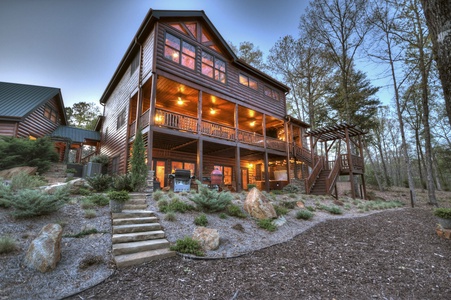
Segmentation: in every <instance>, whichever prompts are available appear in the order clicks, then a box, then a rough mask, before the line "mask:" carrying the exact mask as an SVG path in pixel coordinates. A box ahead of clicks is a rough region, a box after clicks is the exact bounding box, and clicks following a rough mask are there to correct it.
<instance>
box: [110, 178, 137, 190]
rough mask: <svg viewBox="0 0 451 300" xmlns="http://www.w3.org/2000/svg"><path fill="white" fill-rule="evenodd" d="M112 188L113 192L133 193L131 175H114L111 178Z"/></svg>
mask: <svg viewBox="0 0 451 300" xmlns="http://www.w3.org/2000/svg"><path fill="white" fill-rule="evenodd" d="M112 187H113V189H114V190H115V191H128V192H133V185H132V176H131V174H122V175H116V176H114V177H113V182H112Z"/></svg>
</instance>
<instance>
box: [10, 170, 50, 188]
mask: <svg viewBox="0 0 451 300" xmlns="http://www.w3.org/2000/svg"><path fill="white" fill-rule="evenodd" d="M45 184H46V183H45V181H43V180H42V179H41V177H39V176H34V175H28V174H26V173H25V172H20V173H19V174H17V175H15V176H13V177H12V178H11V189H12V190H13V191H18V190H23V189H33V188H37V187H39V186H43V185H45Z"/></svg>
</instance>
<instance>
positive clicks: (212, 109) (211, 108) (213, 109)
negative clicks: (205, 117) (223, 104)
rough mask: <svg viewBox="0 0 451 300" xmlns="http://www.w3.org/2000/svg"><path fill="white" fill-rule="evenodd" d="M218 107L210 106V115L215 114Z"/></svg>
mask: <svg viewBox="0 0 451 300" xmlns="http://www.w3.org/2000/svg"><path fill="white" fill-rule="evenodd" d="M215 114H216V109H215V108H214V107H210V115H215Z"/></svg>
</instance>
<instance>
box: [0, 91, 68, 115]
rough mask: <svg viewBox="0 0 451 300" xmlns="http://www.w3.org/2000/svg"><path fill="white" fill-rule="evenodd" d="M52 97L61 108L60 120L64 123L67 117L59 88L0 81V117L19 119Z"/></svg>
mask: <svg viewBox="0 0 451 300" xmlns="http://www.w3.org/2000/svg"><path fill="white" fill-rule="evenodd" d="M54 97H56V99H57V102H58V104H59V105H60V106H61V109H62V118H61V121H62V123H63V124H66V123H67V117H66V112H65V110H64V104H63V98H62V96H61V90H60V89H58V88H53V87H46V86H37V85H28V84H19V83H9V82H0V119H8V120H16V121H21V120H23V119H24V118H25V117H27V116H28V115H29V114H30V113H32V112H33V111H34V110H36V109H37V108H39V107H40V106H41V105H43V104H45V103H46V102H47V101H49V100H51V99H52V98H54Z"/></svg>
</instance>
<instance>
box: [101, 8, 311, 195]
mask: <svg viewBox="0 0 451 300" xmlns="http://www.w3.org/2000/svg"><path fill="white" fill-rule="evenodd" d="M288 92H289V88H288V87H287V86H286V85H284V84H283V83H280V82H278V81H277V80H275V79H273V78H272V77H270V76H268V75H267V74H265V73H263V72H261V71H259V70H257V69H255V68H253V67H252V66H250V65H248V64H246V63H245V62H244V61H242V60H240V59H238V57H237V56H236V55H235V53H234V52H233V51H232V50H231V49H230V47H229V46H228V44H227V43H226V42H225V40H224V39H223V38H222V37H221V35H220V33H219V32H218V31H217V30H216V28H215V27H214V25H213V24H212V23H211V22H210V20H209V19H208V17H207V16H206V15H205V13H204V12H203V11H166V10H150V11H149V12H148V14H147V16H146V17H145V19H144V21H143V22H142V25H141V26H140V28H139V29H138V31H137V33H136V35H135V36H134V37H133V39H132V42H131V44H130V46H129V47H128V49H127V51H126V53H125V55H124V57H123V59H122V60H121V62H120V64H119V66H118V67H117V69H116V71H115V73H114V75H113V77H112V79H111V81H110V82H109V84H108V86H107V88H106V90H105V91H104V93H103V95H102V97H101V99H100V103H101V105H103V106H104V116H103V120H102V126H101V133H102V140H101V153H102V154H106V155H108V156H109V157H110V158H111V161H110V163H109V173H110V174H122V173H126V172H127V169H128V162H129V159H130V150H131V148H132V147H133V140H134V137H135V133H136V132H137V131H138V130H140V131H141V132H142V134H143V137H144V141H145V144H146V147H147V164H148V167H149V170H153V171H154V174H155V178H156V180H157V181H158V182H159V184H160V187H165V186H169V176H168V175H170V174H172V173H173V172H174V171H175V170H176V169H185V170H190V172H191V174H192V175H193V176H195V177H196V178H198V179H199V180H201V181H203V182H204V183H205V184H208V180H209V177H210V174H211V172H212V171H213V170H215V169H218V170H220V171H221V172H222V174H223V182H222V185H223V187H224V188H228V189H229V190H234V191H240V190H242V189H247V188H248V185H249V184H252V185H255V186H257V187H258V188H259V189H261V190H266V191H269V190H276V189H282V188H283V187H284V186H286V185H287V184H288V183H293V182H299V183H301V185H303V183H304V180H305V179H306V178H308V177H309V176H310V173H311V172H310V171H309V169H310V170H311V169H312V168H313V166H314V163H315V160H314V159H312V154H311V152H310V151H309V149H308V146H307V142H308V141H307V139H306V135H305V133H306V130H307V129H308V128H309V127H310V126H309V125H308V124H306V123H304V122H302V121H301V120H297V119H295V118H293V117H291V116H287V113H286V112H287V108H286V99H285V96H286V94H287V93H288ZM296 179H298V180H296Z"/></svg>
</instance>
